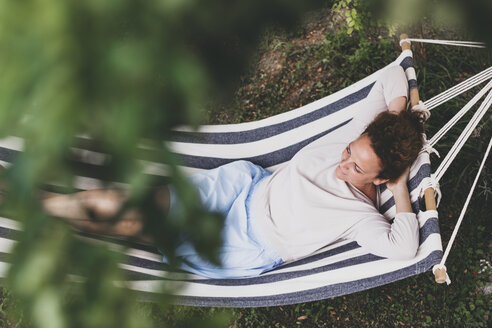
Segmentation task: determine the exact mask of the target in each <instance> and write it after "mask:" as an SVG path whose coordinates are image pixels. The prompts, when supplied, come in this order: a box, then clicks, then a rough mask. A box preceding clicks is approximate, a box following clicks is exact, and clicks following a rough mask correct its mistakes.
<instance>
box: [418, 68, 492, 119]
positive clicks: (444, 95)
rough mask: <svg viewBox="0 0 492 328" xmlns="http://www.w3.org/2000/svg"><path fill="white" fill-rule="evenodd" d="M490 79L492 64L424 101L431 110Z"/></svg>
mask: <svg viewBox="0 0 492 328" xmlns="http://www.w3.org/2000/svg"><path fill="white" fill-rule="evenodd" d="M490 79H492V66H491V67H489V68H487V69H485V70H483V71H482V72H480V73H478V74H475V75H474V76H472V77H470V78H468V79H467V80H465V81H463V82H461V83H459V84H457V85H455V86H454V87H452V88H450V89H447V90H446V91H444V92H441V93H440V94H438V95H436V96H434V97H432V98H431V99H429V100H426V101H425V102H424V103H425V105H426V106H427V108H428V109H429V110H432V109H433V108H435V107H437V106H439V105H441V104H443V103H445V102H447V101H448V100H450V99H453V98H454V97H456V96H458V95H460V94H462V93H463V92H466V91H468V90H470V89H471V88H473V87H475V86H477V85H479V84H482V83H483V82H485V81H487V80H490Z"/></svg>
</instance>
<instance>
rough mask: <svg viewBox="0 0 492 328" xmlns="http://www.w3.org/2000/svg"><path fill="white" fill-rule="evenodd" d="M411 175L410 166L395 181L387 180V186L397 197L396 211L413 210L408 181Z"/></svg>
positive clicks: (394, 196)
mask: <svg viewBox="0 0 492 328" xmlns="http://www.w3.org/2000/svg"><path fill="white" fill-rule="evenodd" d="M409 175H410V167H408V168H407V169H406V170H405V171H404V172H403V174H402V175H401V176H400V177H398V178H397V179H395V180H394V181H388V182H386V186H387V187H388V189H389V190H390V191H391V192H392V193H393V198H394V199H395V205H396V213H400V212H409V213H411V212H412V205H411V203H410V194H409V193H408V188H407V181H408V176H409Z"/></svg>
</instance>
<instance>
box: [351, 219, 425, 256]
mask: <svg viewBox="0 0 492 328" xmlns="http://www.w3.org/2000/svg"><path fill="white" fill-rule="evenodd" d="M351 237H352V239H354V240H355V241H356V242H357V243H358V244H359V245H360V246H362V247H364V248H366V249H367V250H368V251H369V252H371V253H373V254H375V255H379V256H383V257H387V258H390V259H398V260H400V259H401V260H404V259H411V258H414V257H415V255H416V253H417V249H418V247H419V223H418V220H417V217H416V215H415V213H406V212H402V213H397V214H396V216H395V219H394V221H393V224H391V223H389V222H388V221H387V220H386V219H385V218H384V217H383V216H382V215H379V216H378V215H374V216H371V217H368V218H365V219H362V220H361V221H359V222H358V223H357V224H356V225H355V226H354V230H353V232H352V236H351Z"/></svg>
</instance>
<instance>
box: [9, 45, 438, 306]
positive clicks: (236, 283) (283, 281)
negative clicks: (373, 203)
mask: <svg viewBox="0 0 492 328" xmlns="http://www.w3.org/2000/svg"><path fill="white" fill-rule="evenodd" d="M391 65H401V66H402V67H403V68H404V69H405V72H406V75H407V78H408V80H409V85H410V87H411V88H412V87H416V77H415V70H414V68H413V61H412V57H411V52H410V51H408V50H405V51H403V52H402V54H401V56H400V57H399V58H398V59H397V60H396V61H394V62H393V63H391V64H390V65H388V66H391ZM381 72H382V70H379V71H378V72H375V73H374V74H372V75H370V76H368V77H367V78H365V79H363V80H361V81H359V82H357V83H355V84H353V85H352V86H350V87H348V88H345V89H343V90H341V91H338V92H336V93H335V94H332V95H330V96H328V97H325V98H323V99H320V100H318V101H316V102H313V103H311V104H308V105H306V106H303V107H301V108H298V109H296V110H293V111H290V112H287V113H282V114H279V115H276V116H274V117H270V118H267V119H264V120H260V121H256V122H248V123H241V124H229V125H220V126H215V125H206V126H202V127H200V128H199V129H198V130H197V131H193V130H191V129H189V128H187V127H181V128H178V129H177V130H176V133H175V134H174V136H173V137H172V140H170V141H168V142H167V143H166V144H167V145H168V147H169V148H170V149H171V151H173V152H174V153H175V154H176V155H177V156H178V157H179V158H180V159H181V160H182V161H183V166H182V168H183V170H185V171H186V172H188V173H193V172H196V171H199V170H203V169H209V168H213V167H217V166H220V165H222V164H225V163H228V162H231V161H234V160H238V159H247V160H250V161H252V162H254V163H257V164H260V165H262V166H263V167H265V168H267V169H269V170H271V171H274V170H275V169H276V168H277V167H279V166H280V165H281V164H282V163H285V162H287V161H288V160H290V158H292V157H293V156H294V154H295V153H296V152H297V151H299V150H300V149H301V148H302V147H304V146H305V145H307V144H308V143H310V142H312V141H314V140H316V139H317V138H319V137H321V136H324V135H327V134H330V133H331V132H332V131H335V130H339V129H342V130H343V128H344V126H346V124H347V123H348V122H349V121H350V120H351V119H352V118H353V117H355V116H356V115H357V113H358V111H359V110H361V108H360V107H358V106H357V104H358V103H359V102H360V101H361V100H362V99H364V98H365V97H367V95H368V93H369V92H370V90H371V88H372V86H373V85H374V82H375V81H376V79H377V78H378V76H379V75H380V74H381ZM13 140H14V141H12V140H8V141H4V142H0V161H3V162H11V161H12V160H13V159H14V158H15V156H16V154H17V153H18V152H20V151H22V145H21V143H19V140H16V139H13ZM91 151H92V153H91ZM91 151H89V152H80V151H77V152H78V153H82V154H83V155H84V156H85V157H84V158H82V161H83V162H85V163H83V164H81V165H82V167H81V169H82V171H83V172H84V174H83V176H81V177H79V178H80V179H79V180H80V181H83V183H81V184H80V185H81V186H82V185H83V187H82V188H80V189H87V188H91V184H92V186H93V187H95V188H97V187H98V183H97V181H98V179H99V178H100V177H101V176H103V175H102V174H100V172H99V171H100V170H102V169H101V168H98V165H99V164H100V163H102V162H104V154H99V153H97V150H94V149H92V150H91ZM87 156H89V157H91V156H92V157H91V158H89V157H87ZM149 158H151V155H149ZM147 160H148V158H147ZM149 163H150V162H149ZM154 164H155V163H154ZM156 165H157V164H156ZM151 174H155V173H151ZM429 176H430V163H429V156H428V154H426V153H422V154H421V155H420V156H419V158H418V159H417V161H416V162H415V163H414V165H413V167H412V169H411V174H410V177H411V178H410V180H409V184H408V185H409V190H410V196H411V199H412V207H413V209H414V211H415V212H416V213H417V217H418V220H419V224H420V247H419V250H418V253H417V256H416V257H415V258H414V259H412V260H404V261H402V260H400V261H395V260H388V259H385V258H381V257H378V256H375V255H373V254H369V253H367V252H366V251H365V250H364V249H362V248H361V247H360V246H359V245H357V243H355V242H351V241H340V242H337V243H335V244H333V245H330V246H328V247H326V248H325V249H323V250H320V252H319V253H317V254H315V255H312V256H310V257H307V258H304V259H300V260H297V261H295V262H291V263H286V264H284V265H282V266H281V267H279V268H277V269H275V270H273V271H271V272H267V273H265V274H262V275H260V276H258V277H254V278H244V279H208V278H204V277H200V276H197V275H193V274H189V273H185V272H182V271H173V270H171V268H170V267H169V266H168V265H166V264H164V263H162V261H161V255H160V253H159V252H158V251H157V250H156V249H154V248H152V247H148V246H142V245H135V244H131V243H128V242H124V241H121V240H115V239H107V238H105V239H100V238H95V237H93V236H89V235H81V238H84V239H87V240H88V241H90V242H96V243H100V244H101V245H109V246H111V249H113V250H114V251H116V252H125V253H126V254H127V255H128V256H127V257H126V260H125V261H124V263H121V264H120V269H121V270H124V271H125V272H126V273H127V277H128V281H125V282H121V285H122V286H126V287H128V288H131V289H133V290H135V291H138V292H139V295H140V296H141V298H142V299H153V298H155V297H156V295H157V293H159V292H160V291H161V290H162V287H163V286H167V287H170V288H171V289H176V290H177V292H176V302H177V303H179V304H186V305H194V306H227V307H256V306H274V305H284V304H293V303H300V302H307V301H315V300H320V299H325V298H329V297H334V296H339V295H344V294H350V293H353V292H356V291H361V290H365V289H368V288H373V287H376V286H380V285H384V284H387V283H390V282H393V281H397V280H400V279H403V278H405V277H409V276H413V275H415V274H418V273H421V272H425V271H429V270H430V269H431V268H432V266H433V265H434V264H436V263H438V262H439V261H440V259H441V257H442V245H441V236H440V232H439V224H438V219H437V212H436V211H425V210H424V209H423V208H422V207H421V204H422V200H421V199H420V196H419V195H420V190H419V188H420V187H419V186H420V185H421V181H422V180H423V179H425V178H428V177H429ZM381 191H382V193H381V204H382V206H381V209H380V211H381V213H383V214H384V215H385V216H386V217H387V218H388V220H391V219H392V218H393V217H394V215H395V207H394V200H393V198H392V195H391V192H390V191H389V190H387V189H386V188H384V187H383V188H382V189H381ZM21 233H22V232H21V227H20V226H19V224H18V223H17V222H16V221H13V220H10V219H5V218H0V254H9V253H10V252H11V250H12V247H13V246H14V244H15V242H16V240H17V239H18V238H19V236H20V234H21ZM8 261H9V260H8V256H2V257H1V258H0V275H1V276H4V275H5V272H6V270H7V268H8ZM33 274H35V273H33Z"/></svg>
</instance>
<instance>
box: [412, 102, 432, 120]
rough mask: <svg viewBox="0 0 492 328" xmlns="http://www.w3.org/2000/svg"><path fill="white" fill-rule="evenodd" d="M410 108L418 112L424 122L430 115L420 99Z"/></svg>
mask: <svg viewBox="0 0 492 328" xmlns="http://www.w3.org/2000/svg"><path fill="white" fill-rule="evenodd" d="M412 110H414V111H417V112H419V114H420V117H421V118H422V120H423V121H424V122H425V121H427V120H428V119H429V117H430V116H431V113H430V110H429V109H428V108H427V106H426V105H425V104H424V102H423V101H422V100H420V101H419V103H418V104H417V105H415V106H413V107H412Z"/></svg>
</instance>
